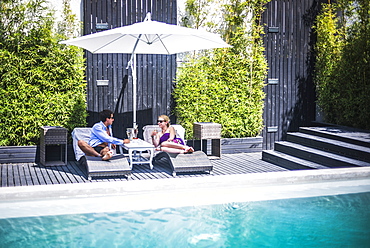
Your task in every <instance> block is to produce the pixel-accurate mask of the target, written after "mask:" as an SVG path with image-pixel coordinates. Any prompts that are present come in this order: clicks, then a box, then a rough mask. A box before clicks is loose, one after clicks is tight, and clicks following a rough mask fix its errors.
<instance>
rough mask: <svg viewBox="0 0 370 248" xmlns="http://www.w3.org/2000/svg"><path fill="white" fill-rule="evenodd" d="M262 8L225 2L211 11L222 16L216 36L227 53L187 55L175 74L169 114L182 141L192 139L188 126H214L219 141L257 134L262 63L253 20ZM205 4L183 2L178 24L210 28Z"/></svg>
mask: <svg viewBox="0 0 370 248" xmlns="http://www.w3.org/2000/svg"><path fill="white" fill-rule="evenodd" d="M266 2H268V1H239V0H231V1H230V2H229V3H228V4H226V5H224V6H222V8H223V9H222V10H216V12H220V13H221V12H222V13H224V14H223V23H222V24H221V25H220V26H219V32H220V33H222V34H223V35H224V37H225V40H226V42H227V43H228V44H230V45H232V46H233V47H232V48H228V49H214V50H213V51H204V52H198V53H196V54H195V55H194V54H193V55H189V56H188V57H187V60H188V61H187V62H186V63H185V64H184V65H183V66H182V67H180V68H179V69H178V70H179V71H178V74H177V81H176V86H175V89H174V99H175V102H176V107H175V114H176V115H177V117H178V120H179V123H180V124H181V125H183V126H184V127H185V128H186V130H187V138H190V137H192V125H193V123H194V122H216V123H220V124H221V125H222V137H224V138H234V137H252V136H256V135H258V134H259V133H260V132H261V130H262V127H263V118H262V114H263V105H264V103H263V99H264V96H265V95H264V92H263V87H264V80H265V77H266V71H267V63H266V59H265V57H264V55H263V52H264V48H263V44H262V40H261V34H262V27H261V26H260V25H259V19H260V14H261V13H262V11H263V4H264V3H266ZM211 4H212V2H211V1H210V0H206V1H205V3H204V2H203V3H202V2H201V0H198V1H194V0H191V1H188V2H187V7H188V16H187V17H186V18H183V20H186V21H187V23H186V24H187V26H190V24H191V23H192V22H191V20H193V23H194V25H195V26H199V25H200V24H201V23H207V25H206V26H207V27H208V28H209V27H212V28H214V27H216V26H217V25H210V23H209V22H208V21H207V18H206V16H205V15H207V12H206V11H205V9H204V8H205V7H204V6H209V5H211ZM189 6H190V7H191V8H189ZM197 6H198V8H199V9H197ZM213 9H214V6H213ZM252 13H253V15H252Z"/></svg>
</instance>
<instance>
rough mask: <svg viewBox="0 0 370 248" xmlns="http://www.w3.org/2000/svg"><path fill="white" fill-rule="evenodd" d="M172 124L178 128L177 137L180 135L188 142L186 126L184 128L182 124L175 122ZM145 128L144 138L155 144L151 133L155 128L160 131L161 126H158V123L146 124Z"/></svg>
mask: <svg viewBox="0 0 370 248" xmlns="http://www.w3.org/2000/svg"><path fill="white" fill-rule="evenodd" d="M171 126H173V127H174V128H175V130H176V137H179V138H181V139H182V140H183V141H184V142H186V141H185V128H183V127H182V126H181V125H178V124H173V125H171ZM143 130H144V133H143V138H144V140H145V141H146V142H149V143H150V144H153V141H152V137H151V135H152V132H153V131H155V130H157V131H160V128H159V127H158V125H146V126H144V127H143Z"/></svg>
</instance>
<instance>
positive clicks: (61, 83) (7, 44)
mask: <svg viewBox="0 0 370 248" xmlns="http://www.w3.org/2000/svg"><path fill="white" fill-rule="evenodd" d="M66 3H68V2H67V1H66ZM45 6H46V4H45V1H44V0H29V1H22V0H16V1H14V0H12V1H4V2H1V3H0V7H1V8H0V18H1V20H2V22H1V23H0V58H1V59H0V102H1V103H2V106H1V109H0V118H1V120H2V121H1V122H0V145H33V144H37V143H38V142H39V127H40V126H47V125H50V126H63V127H66V128H68V129H69V130H72V129H73V128H74V127H75V126H85V125H86V116H87V113H86V103H85V83H84V59H83V54H82V51H81V49H78V48H76V47H73V46H71V47H67V46H65V45H60V44H58V41H59V40H61V39H65V38H67V35H66V33H58V34H57V33H55V32H54V31H53V30H54V26H55V23H54V21H53V19H54V17H53V13H52V12H51V11H50V10H48V9H47V8H46V7H45ZM65 6H67V4H66V5H65ZM65 13H68V9H65ZM68 18H69V20H70V21H71V19H70V18H71V16H70V12H69V14H68ZM68 18H67V19H68ZM73 23H75V22H73V21H72V22H70V23H69V24H68V25H72V24H73ZM68 25H67V26H68Z"/></svg>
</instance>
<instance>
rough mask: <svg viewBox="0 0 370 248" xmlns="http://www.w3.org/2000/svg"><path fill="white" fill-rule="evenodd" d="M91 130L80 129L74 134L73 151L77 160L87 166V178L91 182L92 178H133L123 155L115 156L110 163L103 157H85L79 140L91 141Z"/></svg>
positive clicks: (87, 128) (74, 131)
mask: <svg viewBox="0 0 370 248" xmlns="http://www.w3.org/2000/svg"><path fill="white" fill-rule="evenodd" d="M90 134H91V128H89V127H78V128H75V129H74V130H73V132H72V138H73V150H74V152H75V157H76V160H77V161H79V163H80V164H81V165H83V166H86V172H87V178H88V180H91V179H92V177H110V176H126V177H127V179H130V177H131V167H130V165H129V163H128V161H127V158H126V157H125V156H124V155H123V154H122V152H121V154H115V155H114V156H113V157H112V158H111V159H109V160H108V161H103V160H102V159H101V157H92V156H85V154H84V152H83V151H81V149H80V147H79V146H78V141H79V140H84V141H86V142H88V141H89V139H90Z"/></svg>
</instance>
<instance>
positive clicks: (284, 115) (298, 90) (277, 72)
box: [263, 0, 320, 149]
mask: <svg viewBox="0 0 370 248" xmlns="http://www.w3.org/2000/svg"><path fill="white" fill-rule="evenodd" d="M319 7H320V1H318V0H272V1H271V2H269V3H268V5H267V10H266V11H265V13H264V15H263V23H264V24H265V25H266V32H265V35H264V42H265V48H266V57H267V60H268V66H269V70H268V79H267V82H266V84H267V86H266V87H265V93H266V99H265V109H264V124H265V127H264V130H263V149H273V148H274V142H275V141H280V140H284V139H285V136H286V133H287V132H288V131H297V130H298V128H299V127H300V126H307V125H310V124H311V122H312V121H314V120H315V108H316V105H315V89H314V85H313V80H312V72H313V62H314V61H313V59H314V57H313V56H314V54H313V45H314V42H315V36H314V33H313V29H312V26H313V24H314V19H315V17H316V15H317V12H318V10H319Z"/></svg>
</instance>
